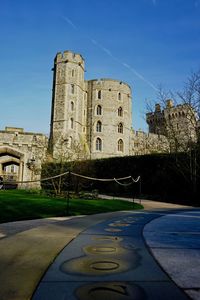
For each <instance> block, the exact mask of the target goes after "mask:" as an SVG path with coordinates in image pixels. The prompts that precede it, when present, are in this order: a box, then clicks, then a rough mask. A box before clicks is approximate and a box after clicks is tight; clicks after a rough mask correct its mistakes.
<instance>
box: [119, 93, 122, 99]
mask: <svg viewBox="0 0 200 300" xmlns="http://www.w3.org/2000/svg"><path fill="white" fill-rule="evenodd" d="M118 100H119V101H120V100H122V95H121V93H118Z"/></svg>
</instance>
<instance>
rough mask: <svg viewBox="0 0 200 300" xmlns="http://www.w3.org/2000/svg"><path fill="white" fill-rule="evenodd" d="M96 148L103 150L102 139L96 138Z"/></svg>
mask: <svg viewBox="0 0 200 300" xmlns="http://www.w3.org/2000/svg"><path fill="white" fill-rule="evenodd" d="M96 150H97V151H102V140H101V139H100V138H97V139H96Z"/></svg>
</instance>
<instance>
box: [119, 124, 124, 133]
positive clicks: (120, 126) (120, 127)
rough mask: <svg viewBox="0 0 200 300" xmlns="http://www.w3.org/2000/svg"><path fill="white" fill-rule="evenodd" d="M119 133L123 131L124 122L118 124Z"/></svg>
mask: <svg viewBox="0 0 200 300" xmlns="http://www.w3.org/2000/svg"><path fill="white" fill-rule="evenodd" d="M118 133H123V124H122V123H119V124H118Z"/></svg>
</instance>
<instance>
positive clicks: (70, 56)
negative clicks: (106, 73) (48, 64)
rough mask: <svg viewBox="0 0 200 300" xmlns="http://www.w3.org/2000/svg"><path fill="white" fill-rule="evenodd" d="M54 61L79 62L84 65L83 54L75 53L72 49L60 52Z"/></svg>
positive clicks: (56, 62)
mask: <svg viewBox="0 0 200 300" xmlns="http://www.w3.org/2000/svg"><path fill="white" fill-rule="evenodd" d="M54 62H55V64H58V63H68V62H71V63H77V64H80V65H84V59H83V57H82V55H81V54H78V53H74V52H72V51H64V52H63V53H62V52H58V53H57V55H56V57H55V60H54Z"/></svg>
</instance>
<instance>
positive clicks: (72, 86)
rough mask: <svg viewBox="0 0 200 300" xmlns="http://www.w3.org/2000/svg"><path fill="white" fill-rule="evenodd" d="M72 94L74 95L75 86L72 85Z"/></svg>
mask: <svg viewBox="0 0 200 300" xmlns="http://www.w3.org/2000/svg"><path fill="white" fill-rule="evenodd" d="M71 93H72V94H74V84H71Z"/></svg>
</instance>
